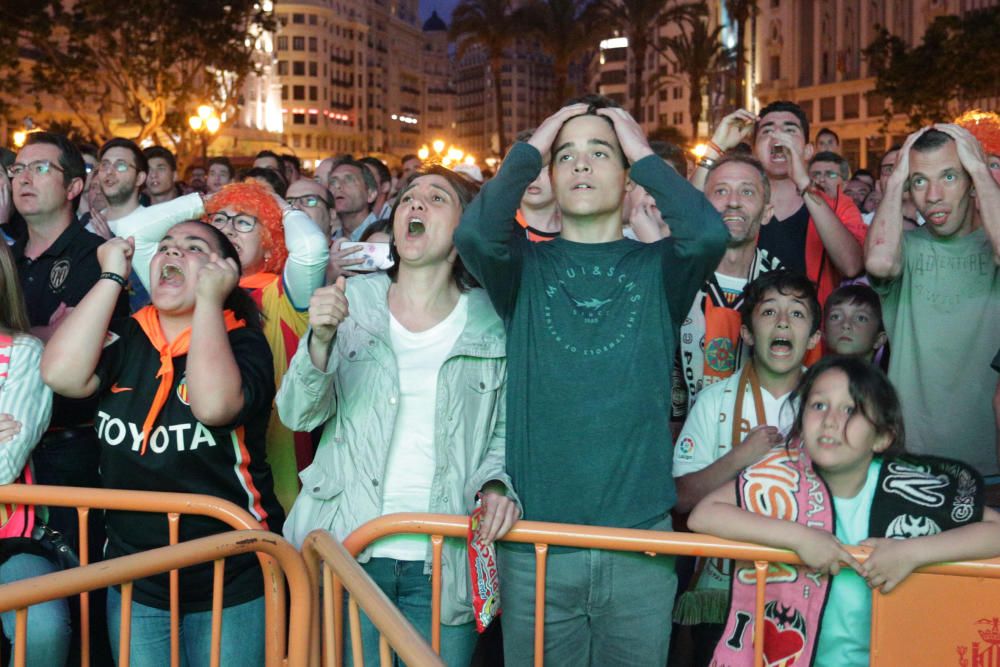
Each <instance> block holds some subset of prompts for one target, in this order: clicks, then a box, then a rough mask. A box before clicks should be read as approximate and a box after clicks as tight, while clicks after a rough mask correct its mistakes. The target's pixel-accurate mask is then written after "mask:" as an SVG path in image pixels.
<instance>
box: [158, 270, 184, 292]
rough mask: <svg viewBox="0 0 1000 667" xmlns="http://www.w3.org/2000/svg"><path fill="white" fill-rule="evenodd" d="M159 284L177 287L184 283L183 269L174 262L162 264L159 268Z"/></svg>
mask: <svg viewBox="0 0 1000 667" xmlns="http://www.w3.org/2000/svg"><path fill="white" fill-rule="evenodd" d="M160 284H161V285H169V286H171V287H178V286H180V285H183V284H184V271H183V269H181V267H179V266H177V265H176V264H164V265H163V268H161V269H160Z"/></svg>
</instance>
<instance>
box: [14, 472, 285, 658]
mask: <svg viewBox="0 0 1000 667" xmlns="http://www.w3.org/2000/svg"><path fill="white" fill-rule="evenodd" d="M0 503H11V504H28V505H46V506H49V507H75V508H76V510H77V516H78V519H79V527H80V545H79V556H80V565H81V566H86V565H87V564H88V556H87V554H88V531H87V521H88V517H89V516H90V510H91V509H98V510H124V511H133V512H154V513H162V514H165V515H166V517H165V519H164V520H165V521H166V522H167V526H168V531H169V543H170V544H171V545H174V544H177V543H178V536H179V531H180V520H181V515H184V514H196V515H200V516H206V517H211V518H214V519H217V520H219V521H221V522H222V523H224V524H227V525H228V526H230V527H232V528H233V529H236V530H260V529H261V528H262V526H261V524H260V523H259V522H258V521H257V520H256V519H254V518H253V516H252V515H251V514H250V513H249V512H247V511H246V510H244V509H242V508H241V507H238V506H236V505H234V504H233V503H230V502H228V501H226V500H222V499H221V498H216V497H215V496H207V495H200V494H188V493H164V492H155V491H124V490H117V489H93V488H81V487H73V486H43V485H34V484H33V485H24V484H7V485H2V486H0ZM270 535H271V536H272V537H274V538H278V539H280V537H279V536H277V535H274V534H273V533H271V534H270ZM257 551H259V553H258V556H259V558H260V561H261V567H262V569H263V576H264V604H265V609H266V621H265V623H266V625H265V627H266V630H265V632H266V634H267V636H266V638H265V640H266V641H265V645H266V647H267V664H268V665H279V664H281V662H282V661H283V660H284V656H285V640H286V637H285V619H286V609H285V607H286V600H285V579H284V575H283V573H282V570H281V568H280V567H278V564H277V563H276V562H275V561H274V560H273V559H272V558H271V556H270V555H269V554H270V552H269V551H268V550H267V549H260V550H257ZM148 553H152V552H143V554H137V556H140V555H141V556H143V557H144V556H145V555H146V554H148ZM105 562H108V561H105ZM179 581H180V580H179V573H178V572H177V570H176V569H174V570H171V571H170V648H171V662H170V664H171V667H179V665H180V634H179V632H180V595H179V588H178V587H179ZM98 588H101V586H95V587H93V588H81V589H80V591H79V594H80V635H81V637H80V641H81V660H80V662H81V665H82V667H89V665H90V608H89V595H88V591H90V590H96V589H98ZM74 594H75V593H74ZM3 604H4V605H7V604H8V603H7V601H6V600H5V601H4V602H3ZM123 606H124V603H123ZM7 608H13V607H9V605H8V607H7Z"/></svg>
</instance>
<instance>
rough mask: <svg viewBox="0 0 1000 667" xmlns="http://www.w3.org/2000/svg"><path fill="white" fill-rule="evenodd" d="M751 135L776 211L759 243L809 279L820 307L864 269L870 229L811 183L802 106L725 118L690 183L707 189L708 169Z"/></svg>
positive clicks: (850, 206)
mask: <svg viewBox="0 0 1000 667" xmlns="http://www.w3.org/2000/svg"><path fill="white" fill-rule="evenodd" d="M751 135H752V136H753V139H754V157H756V158H757V159H758V160H759V161H760V163H761V164H762V165H763V166H764V170H765V172H766V173H767V178H768V181H769V183H770V187H771V205H772V206H773V208H774V216H773V218H772V220H771V222H770V224H768V225H766V226H764V227H761V232H760V239H759V241H758V244H759V245H760V247H761V248H764V249H766V250H767V251H768V252H769V253H770V254H771V255H772V256H774V257H777V258H778V259H779V260H781V263H782V264H784V265H785V266H786V267H787V268H789V269H791V270H792V271H796V272H798V273H804V274H805V275H807V276H808V277H809V279H810V280H812V281H813V283H814V284H815V285H816V289H817V291H818V292H819V299H820V303H823V302H824V301H826V297H827V295H829V294H830V292H832V291H833V290H834V288H836V287H837V285H839V284H840V282H841V279H842V278H845V277H846V278H853V277H855V276H857V275H859V274H860V273H861V272H862V271H863V270H864V262H863V259H862V252H861V244H862V243H863V242H864V238H865V234H866V233H867V227H865V225H864V223H863V222H862V221H861V213H860V212H859V211H858V209H857V207H856V206H855V205H854V202H852V201H851V200H850V198H848V197H840V198H839V199H838V200H837V201H834V200H832V199H830V198H829V197H827V195H826V193H824V192H823V191H822V190H821V189H819V188H817V187H816V186H815V185H813V183H812V181H811V179H810V177H809V169H808V167H807V163H808V161H809V160H810V159H811V158H812V156H813V155H814V153H815V151H814V148H813V145H812V144H811V143H809V119H808V118H806V115H805V113H804V112H803V111H802V108H801V107H800V106H799V105H797V104H795V103H794V102H785V101H778V102H772V103H771V104H769V105H767V106H766V107H764V108H763V109H762V110H761V112H760V116H754V115H753V114H752V113H750V112H749V111H746V110H745V109H738V110H736V111H734V112H733V113H731V114H729V115H728V116H726V117H725V118H724V119H723V120H722V122H721V123H720V124H719V127H718V128H717V129H716V131H715V134H714V135H713V137H712V141H710V142H709V144H708V146H709V148H708V152H706V154H705V157H703V158H702V159H701V161H700V162H699V163H698V167H699V168H698V170H697V171H696V173H695V177H694V179H693V180H694V182H695V185H696V186H697V185H699V183H704V178H705V176H706V175H707V170H708V169H709V168H710V167H711V166H712V165H713V164H714V163H715V162H717V161H718V160H719V159H720V158H721V157H722V156H723V154H725V153H726V151H728V150H730V149H732V148H735V147H736V146H737V145H738V144H739V143H740V142H741V141H743V140H744V139H749V138H750V137H751Z"/></svg>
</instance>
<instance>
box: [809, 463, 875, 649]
mask: <svg viewBox="0 0 1000 667" xmlns="http://www.w3.org/2000/svg"><path fill="white" fill-rule="evenodd" d="M881 468H882V459H873V460H872V462H871V465H869V466H868V477H867V478H865V485H864V486H863V487H861V491H860V492H858V495H856V496H854V497H853V498H837V497H836V496H834V498H833V511H834V515H835V516H836V518H837V539H838V540H840V541H841V542H842V543H843V544H850V545H857V544H858V543H859V542H861V540H864V539H867V538H868V527H869V523H870V517H871V511H872V500H873V499H874V498H875V488H876V487H877V486H878V475H879V471H880V470H881ZM871 617H872V592H871V589H870V588H868V584H867V583H865V580H864V579H863V578H862V577H861V576H860V575H858V573H857V572H855V571H854V570H852V569H851V568H849V567H844V568H843V569H842V570H841V571H840V573H839V574H838V575H837V576H835V577H834V578H833V581H832V582H830V595H829V597H828V598H827V601H826V608H825V609H824V610H823V625H822V626H821V627H820V630H819V642H818V643H817V645H816V661H815V663H814V667H865V666H866V665H868V661H869V660H868V655H869V645H870V644H871Z"/></svg>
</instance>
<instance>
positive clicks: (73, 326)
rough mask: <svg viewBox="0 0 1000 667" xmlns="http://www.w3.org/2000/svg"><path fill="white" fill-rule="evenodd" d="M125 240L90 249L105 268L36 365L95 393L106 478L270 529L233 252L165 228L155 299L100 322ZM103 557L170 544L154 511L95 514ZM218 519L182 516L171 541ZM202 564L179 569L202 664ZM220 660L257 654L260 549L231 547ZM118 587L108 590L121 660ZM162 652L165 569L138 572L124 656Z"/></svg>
mask: <svg viewBox="0 0 1000 667" xmlns="http://www.w3.org/2000/svg"><path fill="white" fill-rule="evenodd" d="M133 252H134V245H133V241H132V239H128V240H126V239H120V238H116V239H112V240H110V241H108V242H107V243H105V244H104V245H103V246H101V247H100V248H99V249H98V260H99V261H100V264H101V269H102V271H103V273H102V274H101V278H100V280H98V282H97V283H96V284H95V285H94V287H93V288H92V289H91V290H90V292H89V293H88V294H87V296H86V297H85V298H84V299H83V301H81V302H80V304H79V305H78V306H77V307H76V309H75V310H74V311H73V312H72V313H70V314H69V315H68V316H67V317H66V319H65V320H64V321H63V323H62V324H61V326H60V327H59V329H58V330H57V331H56V333H55V335H54V336H53V337H52V339H51V340H50V341H49V344H48V345H47V346H46V349H45V353H44V356H43V359H42V375H43V377H44V379H45V381H46V383H47V384H49V386H50V387H52V388H53V389H54V390H55V391H56V392H58V393H61V394H63V395H66V396H71V397H74V398H83V397H88V396H93V395H97V396H98V397H99V405H98V412H97V416H96V420H95V421H96V428H97V436H98V440H99V441H100V444H101V478H102V482H103V484H104V486H105V487H107V488H118V489H138V490H148V491H172V492H185V493H204V494H210V495H214V496H218V497H220V498H223V499H225V500H228V501H231V502H233V503H235V504H237V505H240V506H242V507H244V508H245V509H246V510H247V511H248V512H250V513H251V514H252V515H253V516H254V517H255V518H257V520H258V521H260V522H261V524H262V525H263V526H264V527H265V528H267V529H270V530H274V531H280V530H281V527H282V523H283V518H284V515H283V512H282V509H281V507H280V505H279V504H278V502H277V498H276V497H275V494H274V490H273V483H272V479H271V471H270V468H269V466H268V464H267V461H266V458H265V455H264V433H265V430H266V428H267V422H268V417H269V415H270V407H271V401H272V400H273V397H274V371H273V367H272V363H271V357H270V351H269V349H268V346H267V342H266V341H265V339H264V336H263V334H262V332H261V330H260V327H261V325H260V313H259V311H258V309H257V307H256V304H254V302H253V300H252V299H251V298H250V297H249V295H247V293H246V292H245V291H244V290H242V289H240V288H239V287H238V285H237V283H238V280H239V276H240V268H241V267H240V259H239V256H238V254H237V251H236V249H235V248H234V247H233V245H232V244H231V243H230V242H229V240H228V239H227V238H226V237H225V235H224V234H223V233H221V232H220V231H219V230H217V229H215V228H214V227H212V226H211V225H206V224H202V223H200V222H186V223H181V224H179V225H175V226H174V227H172V228H171V229H170V230H169V231H168V232H167V234H166V236H164V237H163V239H162V240H161V241H160V244H159V248H158V251H157V253H156V255H155V256H154V257H153V259H152V261H151V263H150V276H151V282H152V285H151V290H150V293H151V296H152V301H153V303H152V305H150V306H147V307H146V308H144V309H142V310H140V311H139V312H137V313H136V314H135V315H133V316H132V317H131V318H128V319H126V320H123V321H116V322H114V323H112V322H111V316H112V313H113V310H114V304H115V302H116V300H117V298H118V294H119V291H120V290H121V289H122V288H123V287H124V286H125V278H124V277H125V276H127V275H129V271H130V269H131V266H130V264H131V258H132V255H133ZM106 525H107V532H108V542H107V545H106V548H105V556H106V557H108V558H112V557H116V556H122V555H127V554H132V553H136V552H141V551H144V550H147V549H152V548H156V547H160V546H164V545H166V544H168V532H167V522H166V520H165V518H164V517H163V516H159V515H154V514H144V513H133V512H120V511H111V512H107V513H106ZM225 530H228V527H227V526H225V525H223V524H222V523H220V522H218V521H216V520H214V519H208V518H204V517H197V516H190V517H184V519H183V520H182V521H181V522H180V539H181V540H182V541H185V540H190V539H193V538H197V537H203V536H206V535H212V534H216V533H219V532H223V531H225ZM212 569H213V568H212V565H211V564H207V565H201V566H195V567H192V568H187V569H185V570H182V571H181V574H180V610H181V631H180V634H181V650H182V653H183V655H182V664H191V665H201V664H205V665H207V664H208V660H209V643H210V640H211V625H212V621H211V604H212V589H213V586H212ZM223 604H224V607H225V609H224V611H223V626H222V627H223V631H222V663H223V664H233V665H236V664H239V665H243V664H245V665H255V664H262V663H263V652H264V642H263V637H264V627H263V625H264V603H263V589H262V580H261V576H260V570H259V566H258V563H257V558H256V556H254V555H253V554H246V555H243V556H238V557H235V558H231V559H228V561H227V563H226V567H225V587H224V596H223ZM120 607H121V595H120V593H119V592H118V591H116V590H111V591H109V594H108V626H109V631H110V634H111V644H112V647H113V652H114V653H115V657H116V659H117V658H118V650H119V647H118V641H117V639H118V633H119V619H120V613H121V608H120ZM169 651H170V595H169V579H168V575H166V574H164V575H160V576H156V577H150V578H148V579H143V580H140V581H137V582H136V583H135V590H134V601H133V605H132V644H131V664H133V665H159V664H162V663H163V660H164V657H163V656H165V655H168V654H169Z"/></svg>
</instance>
